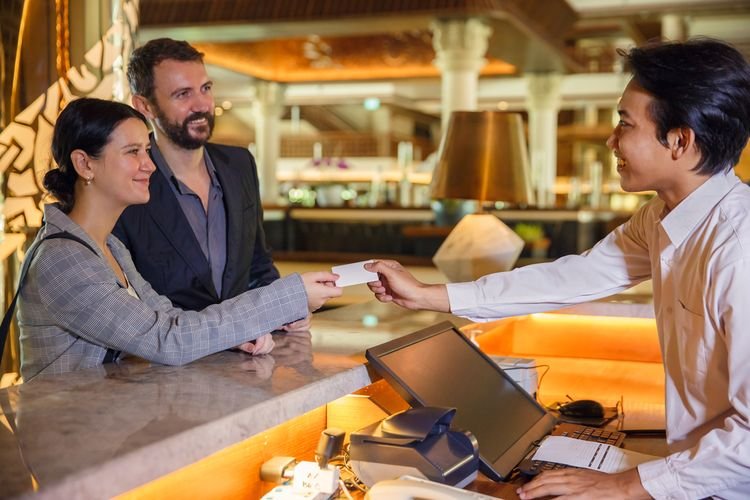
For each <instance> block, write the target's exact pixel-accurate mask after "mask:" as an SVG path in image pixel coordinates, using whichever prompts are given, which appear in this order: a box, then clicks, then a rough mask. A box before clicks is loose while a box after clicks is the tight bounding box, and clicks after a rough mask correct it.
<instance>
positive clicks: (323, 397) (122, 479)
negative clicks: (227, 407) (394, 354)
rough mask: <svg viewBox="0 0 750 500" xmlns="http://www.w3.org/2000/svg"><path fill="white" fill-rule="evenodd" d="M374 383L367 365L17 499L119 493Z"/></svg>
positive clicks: (102, 495)
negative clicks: (125, 471) (126, 472)
mask: <svg viewBox="0 0 750 500" xmlns="http://www.w3.org/2000/svg"><path fill="white" fill-rule="evenodd" d="M371 382H372V381H371V379H370V376H369V374H368V371H367V367H366V366H365V364H364V363H363V364H360V365H358V366H354V367H352V368H350V369H348V370H345V371H342V372H339V373H337V374H335V375H332V376H330V377H327V378H325V379H323V380H318V381H316V382H313V383H311V384H307V385H305V386H303V387H300V388H299V389H296V390H294V391H290V392H288V393H285V394H283V395H281V396H279V397H275V398H272V399H269V400H267V401H264V402H263V403H260V404H256V405H253V406H252V407H249V408H246V409H244V410H242V411H240V412H237V413H234V414H232V415H227V416H226V417H223V418H221V419H217V420H215V421H212V422H209V423H206V424H203V425H201V426H198V427H195V428H193V429H190V430H188V431H185V432H182V433H180V434H177V435H174V436H170V437H169V438H166V439H164V440H162V441H159V442H156V443H153V444H151V445H148V446H144V447H142V448H140V449H138V450H135V451H133V452H131V453H128V454H126V455H123V456H121V457H117V458H113V459H112V460H109V461H107V462H105V463H102V464H100V465H98V466H94V467H87V468H85V469H82V470H80V471H78V472H77V473H76V474H74V475H70V476H68V477H66V478H65V479H63V480H62V481H60V482H58V483H56V484H52V485H49V486H48V487H45V488H41V489H40V490H39V491H37V492H27V493H25V494H22V495H21V496H20V497H19V498H24V499H26V498H28V499H31V498H33V499H35V500H39V499H46V498H49V499H57V498H104V497H112V496H115V495H119V494H122V493H125V492H127V491H130V490H132V489H133V488H136V487H138V486H141V485H143V484H146V483H148V482H150V481H153V480H155V479H158V478H159V477H162V476H165V475H167V474H169V473H172V472H174V471H176V470H178V469H180V468H182V467H185V466H188V465H190V464H193V463H195V462H197V461H199V460H201V459H203V458H206V457H208V456H209V455H211V454H213V453H216V452H218V451H220V450H222V449H225V448H227V447H229V446H232V445H234V444H237V443H239V442H241V441H243V440H245V439H248V438H250V437H252V436H254V435H256V434H258V433H260V432H263V431H265V430H268V429H270V428H272V427H275V426H277V425H279V424H281V423H283V422H285V421H287V420H290V419H292V418H294V417H297V416H299V415H302V414H304V413H306V412H308V411H310V410H313V409H315V408H317V407H319V406H322V405H324V404H326V403H329V402H331V401H333V400H335V399H338V398H340V397H343V396H345V395H347V394H350V393H351V392H354V391H357V390H359V389H361V388H362V387H365V386H366V385H368V384H370V383H371ZM123 470H127V471H128V474H122V471H123ZM102 479H105V480H102Z"/></svg>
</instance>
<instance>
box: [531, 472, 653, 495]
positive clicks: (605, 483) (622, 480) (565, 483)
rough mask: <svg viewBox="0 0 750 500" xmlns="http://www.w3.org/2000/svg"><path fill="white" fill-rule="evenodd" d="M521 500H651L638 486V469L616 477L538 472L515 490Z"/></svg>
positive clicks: (614, 475)
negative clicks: (604, 499) (556, 499)
mask: <svg viewBox="0 0 750 500" xmlns="http://www.w3.org/2000/svg"><path fill="white" fill-rule="evenodd" d="M516 493H518V497H519V498H521V499H522V500H526V499H529V498H540V497H548V496H555V497H556V496H563V497H565V498H573V497H575V498H580V499H589V498H590V499H592V500H597V499H599V498H602V495H606V497H607V498H611V499H639V498H644V499H645V498H651V496H650V495H649V494H648V492H646V490H645V489H644V488H643V486H642V485H641V479H640V477H639V476H638V469H630V470H627V471H625V472H620V473H618V474H606V473H604V472H599V471H593V470H587V469H560V470H555V471H546V472H542V473H541V474H540V475H539V476H537V477H536V478H534V480H533V481H530V482H529V483H527V484H525V485H523V486H521V487H520V488H518V490H517V491H516Z"/></svg>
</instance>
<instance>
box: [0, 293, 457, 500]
mask: <svg viewBox="0 0 750 500" xmlns="http://www.w3.org/2000/svg"><path fill="white" fill-rule="evenodd" d="M363 318H366V321H363ZM445 319H451V320H453V321H454V323H456V324H457V325H459V326H460V325H462V324H465V323H466V322H465V321H463V320H460V319H458V318H456V317H454V316H451V315H446V314H438V313H429V312H419V313H414V312H409V311H405V310H403V309H400V308H398V307H396V306H393V305H385V304H379V303H377V302H374V301H372V302H369V303H365V304H357V305H353V306H349V307H346V308H340V309H334V310H330V311H325V312H322V313H320V314H316V315H315V317H314V320H313V326H312V329H311V330H312V334H311V333H310V332H304V333H300V334H287V335H277V336H275V342H276V347H275V348H274V350H273V352H272V353H271V354H270V355H267V356H261V357H251V356H249V355H247V354H245V353H241V352H229V351H225V352H221V353H218V354H215V355H212V356H208V357H206V358H203V359H201V360H198V361H196V362H194V363H191V364H189V365H186V366H183V367H170V366H161V365H152V364H150V363H147V362H144V361H140V360H136V359H131V360H127V359H126V360H124V361H122V362H121V363H118V364H112V365H103V366H101V367H99V368H96V369H90V370H81V371H77V372H72V373H68V374H64V375H58V376H47V377H38V378H36V379H34V380H32V381H31V382H29V383H27V384H23V385H20V386H15V387H11V388H9V389H5V390H2V391H0V408H2V410H3V414H2V415H0V485H2V487H0V497H3V498H5V497H14V496H27V494H31V493H32V491H33V487H32V481H31V475H32V474H33V476H34V478H35V479H36V482H37V483H38V484H39V491H38V492H36V493H34V497H35V498H105V497H112V496H114V495H117V494H119V493H123V492H125V491H128V490H130V489H132V488H134V487H136V486H139V485H141V484H143V483H145V482H148V481H151V480H153V479H156V478H158V477H161V476H163V475H165V474H167V473H169V472H172V471H174V470H176V469H178V468H180V467H183V466H186V465H189V464H191V463H194V462H196V461H198V460H200V459H202V458H204V457H206V456H208V455H210V454H212V453H214V452H216V451H219V450H221V449H223V448H226V447H228V446H230V445H233V444H235V443H237V442H240V441H242V440H244V439H246V438H248V437H250V436H253V435H255V434H257V433H259V432H262V431H264V430H266V429H269V428H271V427H274V426H276V425H278V424H280V423H282V422H285V421H287V420H289V419H291V418H293V417H295V416H298V415H301V414H303V413H305V412H307V411H309V410H312V409H314V408H317V407H319V406H321V405H323V404H325V403H327V402H330V401H333V400H335V399H337V398H339V397H341V396H344V395H346V394H349V393H351V392H353V391H356V390H358V389H360V388H362V387H364V386H366V385H368V384H370V383H371V380H370V377H369V375H368V374H367V370H366V368H365V366H364V356H363V353H364V351H365V349H367V348H368V347H371V346H375V345H378V344H381V343H383V342H386V341H388V340H391V339H393V338H396V337H399V336H401V335H404V334H406V333H410V332H412V331H415V330H418V329H420V328H423V327H426V326H429V325H432V324H435V323H438V322H440V321H442V320H445ZM365 323H368V324H373V323H376V324H375V325H374V326H365ZM8 420H10V421H12V422H14V424H15V425H14V426H15V427H16V429H17V432H15V433H11V432H10V431H9V428H10V427H11V426H10V425H8V424H7V421H8ZM28 496H30V495H28Z"/></svg>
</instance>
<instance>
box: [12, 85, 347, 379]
mask: <svg viewBox="0 0 750 500" xmlns="http://www.w3.org/2000/svg"><path fill="white" fill-rule="evenodd" d="M148 147H149V137H148V127H147V122H146V119H145V118H144V117H143V115H141V114H140V113H139V112H138V111H136V110H134V109H133V108H131V107H130V106H127V105H125V104H120V103H117V102H110V101H104V100H100V99H91V98H82V99H78V100H75V101H73V102H71V103H70V104H68V106H67V107H66V108H65V109H64V110H63V111H62V113H60V116H59V117H58V120H57V123H56V124H55V130H54V135H53V140H52V154H53V157H54V160H55V162H56V164H57V168H54V169H52V170H50V171H49V172H47V174H46V175H45V177H44V187H45V188H47V190H48V191H49V192H50V193H51V194H52V195H53V196H54V197H55V198H57V200H58V203H54V204H50V205H46V206H45V212H44V220H45V224H44V226H43V227H42V229H41V230H40V231H39V234H38V235H37V238H36V240H35V242H34V244H33V245H32V249H30V251H29V252H28V254H27V255H29V258H27V259H26V262H24V270H25V271H26V278H25V282H24V283H22V285H23V286H22V288H21V292H20V296H19V299H20V300H19V324H20V326H21V372H22V374H23V376H24V378H25V379H26V380H27V381H28V380H29V379H30V378H32V377H34V376H36V375H38V374H41V373H44V374H52V373H61V372H65V371H70V370H75V369H80V368H86V367H91V366H95V365H99V364H101V363H103V362H107V361H112V360H115V359H117V357H118V356H119V355H120V353H121V352H123V353H129V354H133V355H136V356H139V357H142V358H145V359H147V360H150V361H153V362H156V363H164V364H170V365H181V364H184V363H188V362H190V361H193V360H195V359H198V358H200V357H203V356H206V355H208V354H212V353H215V352H218V351H221V350H224V349H228V348H231V347H235V346H239V345H243V346H245V347H246V349H247V344H246V343H247V342H248V341H252V340H255V339H259V338H263V339H266V338H267V337H265V336H266V335H267V334H268V332H270V331H272V330H274V329H277V328H279V327H281V326H282V325H284V324H286V323H289V322H292V321H295V320H298V319H300V318H304V317H306V316H307V315H308V313H309V312H310V311H314V310H316V309H318V308H319V307H320V306H321V305H323V304H324V303H325V302H326V300H328V299H329V298H332V297H336V296H338V295H341V289H340V288H338V287H335V286H333V282H334V281H335V280H336V278H337V276H336V275H335V274H331V273H327V272H315V273H304V274H302V275H299V274H292V275H290V276H287V277H285V278H282V279H279V280H277V281H275V282H273V283H272V284H270V285H268V286H265V287H262V288H258V289H255V290H251V291H248V292H245V293H243V294H241V295H239V296H237V297H235V298H233V299H230V300H227V301H225V302H222V303H221V304H216V305H212V306H209V307H207V308H206V309H204V310H202V311H199V312H194V311H183V310H182V309H178V308H175V307H173V306H172V304H171V303H170V302H169V300H168V299H166V298H165V297H162V296H160V295H158V294H156V293H155V292H154V291H153V289H152V288H151V286H150V285H149V284H148V283H147V282H146V281H145V280H144V279H143V278H142V277H141V276H140V275H139V274H138V272H137V271H136V270H135V267H134V266H133V262H132V260H131V258H130V254H129V253H128V251H127V249H126V248H125V247H124V246H123V245H122V243H120V241H119V240H118V239H117V238H115V237H114V236H112V235H111V234H110V232H111V231H112V228H113V227H114V225H115V222H117V219H118V217H119V216H120V214H121V213H122V211H123V210H124V209H125V208H126V207H127V206H129V205H132V204H138V203H145V202H147V201H148V199H149V189H148V186H149V178H150V176H151V174H152V173H153V171H154V169H155V167H154V164H153V163H152V162H151V159H150V157H149V154H148ZM36 247H38V249H37V248H36ZM22 276H23V274H22ZM263 343H264V344H265V345H266V346H267V345H268V341H264V342H263ZM271 344H272V342H271Z"/></svg>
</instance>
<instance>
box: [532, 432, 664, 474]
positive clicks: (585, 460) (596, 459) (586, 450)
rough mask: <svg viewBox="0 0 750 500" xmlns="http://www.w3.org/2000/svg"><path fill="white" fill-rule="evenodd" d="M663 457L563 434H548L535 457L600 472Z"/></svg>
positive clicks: (617, 470) (615, 470)
mask: <svg viewBox="0 0 750 500" xmlns="http://www.w3.org/2000/svg"><path fill="white" fill-rule="evenodd" d="M659 458H660V457H655V456H653V455H646V454H645V453H638V452H635V451H630V450H625V449H623V448H617V447H616V446H612V445H611V444H604V443H595V442H593V441H583V440H581V439H573V438H569V437H564V436H548V437H547V439H545V440H544V441H543V442H542V445H541V446H540V447H539V449H538V450H537V452H536V453H535V454H534V457H533V459H534V460H543V461H545V462H555V463H559V464H565V465H571V466H573V467H582V468H585V469H593V470H598V471H601V472H610V473H613V472H622V471H626V470H628V469H632V468H633V467H635V466H636V465H638V464H642V463H644V462H650V461H651V460H658V459H659Z"/></svg>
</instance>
